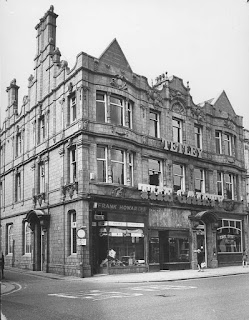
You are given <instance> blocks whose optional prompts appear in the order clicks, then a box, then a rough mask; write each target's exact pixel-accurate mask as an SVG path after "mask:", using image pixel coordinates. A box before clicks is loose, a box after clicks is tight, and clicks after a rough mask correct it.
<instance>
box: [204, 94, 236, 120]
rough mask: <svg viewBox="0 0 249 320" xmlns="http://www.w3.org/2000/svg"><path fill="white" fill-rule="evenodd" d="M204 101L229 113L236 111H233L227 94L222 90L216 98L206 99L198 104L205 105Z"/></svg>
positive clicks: (233, 113) (232, 113)
mask: <svg viewBox="0 0 249 320" xmlns="http://www.w3.org/2000/svg"><path fill="white" fill-rule="evenodd" d="M205 103H209V104H211V105H212V106H214V107H215V108H216V109H217V110H220V111H224V112H226V113H229V114H231V115H236V113H235V112H234V109H233V107H232V105H231V102H230V101H229V99H228V97H227V94H226V92H225V91H224V90H223V91H222V92H221V93H220V94H219V95H218V96H217V97H216V98H212V99H209V100H206V101H204V102H202V103H199V104H198V105H199V106H201V107H203V106H204V105H205Z"/></svg>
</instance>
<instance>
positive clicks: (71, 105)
mask: <svg viewBox="0 0 249 320" xmlns="http://www.w3.org/2000/svg"><path fill="white" fill-rule="evenodd" d="M76 120H77V104H76V94H75V93H72V94H71V95H70V96H69V97H68V124H70V123H73V122H74V121H76Z"/></svg>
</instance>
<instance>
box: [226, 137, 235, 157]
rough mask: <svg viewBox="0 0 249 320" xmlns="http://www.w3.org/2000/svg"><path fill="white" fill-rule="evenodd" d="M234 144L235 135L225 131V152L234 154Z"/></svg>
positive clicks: (230, 154)
mask: <svg viewBox="0 0 249 320" xmlns="http://www.w3.org/2000/svg"><path fill="white" fill-rule="evenodd" d="M232 144H233V136H232V135H231V134H229V133H225V134H224V147H225V154H226V155H228V156H232Z"/></svg>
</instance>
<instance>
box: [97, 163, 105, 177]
mask: <svg viewBox="0 0 249 320" xmlns="http://www.w3.org/2000/svg"><path fill="white" fill-rule="evenodd" d="M97 164H98V181H100V182H106V165H105V161H101V160H98V162H97Z"/></svg>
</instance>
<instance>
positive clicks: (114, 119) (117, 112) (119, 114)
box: [110, 104, 123, 125]
mask: <svg viewBox="0 0 249 320" xmlns="http://www.w3.org/2000/svg"><path fill="white" fill-rule="evenodd" d="M110 119H111V123H114V124H117V125H123V108H122V107H118V106H116V105H112V104H111V105H110Z"/></svg>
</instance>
